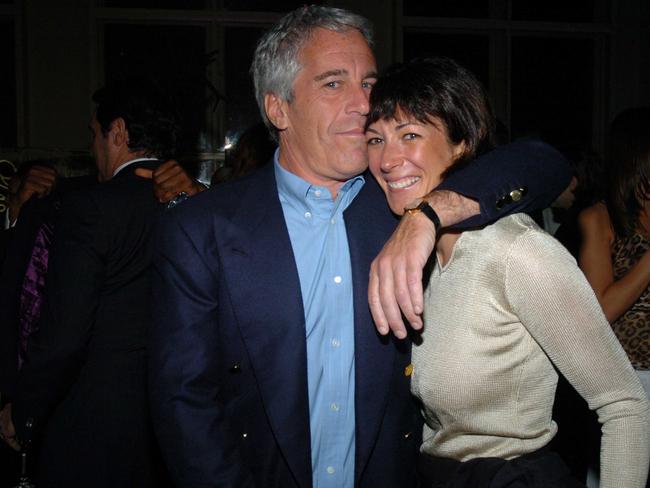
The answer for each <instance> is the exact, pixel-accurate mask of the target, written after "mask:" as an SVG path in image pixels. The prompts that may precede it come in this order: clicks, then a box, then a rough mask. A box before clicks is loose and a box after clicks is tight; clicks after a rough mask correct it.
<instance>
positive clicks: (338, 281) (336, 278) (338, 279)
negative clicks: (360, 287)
mask: <svg viewBox="0 0 650 488" xmlns="http://www.w3.org/2000/svg"><path fill="white" fill-rule="evenodd" d="M341 281H343V278H341V277H340V276H335V277H334V283H336V284H337V285H338V284H339V283H341Z"/></svg>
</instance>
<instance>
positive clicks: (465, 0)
mask: <svg viewBox="0 0 650 488" xmlns="http://www.w3.org/2000/svg"><path fill="white" fill-rule="evenodd" d="M404 15H412V16H422V17H464V18H469V19H474V18H478V19H481V18H488V17H489V16H490V1H489V0H436V1H433V2H423V1H422V0H404Z"/></svg>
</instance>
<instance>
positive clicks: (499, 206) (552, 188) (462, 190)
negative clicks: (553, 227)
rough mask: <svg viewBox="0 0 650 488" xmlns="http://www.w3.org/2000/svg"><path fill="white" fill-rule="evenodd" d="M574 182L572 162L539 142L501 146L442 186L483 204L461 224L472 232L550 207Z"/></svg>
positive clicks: (449, 178) (460, 224) (441, 188)
mask: <svg viewBox="0 0 650 488" xmlns="http://www.w3.org/2000/svg"><path fill="white" fill-rule="evenodd" d="M570 181H571V168H570V166H569V162H568V161H567V160H566V159H565V158H564V156H562V155H561V154H560V153H559V152H558V151H557V150H556V149H554V148H553V147H551V146H549V145H548V144H546V143H544V142H542V141H539V140H535V139H521V140H518V141H515V142H513V143H511V144H506V145H504V146H500V147H498V148H496V149H494V150H493V151H491V152H489V153H487V154H485V155H483V156H481V157H480V158H478V159H476V160H475V161H474V162H472V163H471V164H469V165H467V166H466V167H464V168H462V169H460V170H459V171H456V172H454V173H452V174H451V175H449V176H448V177H447V178H446V179H445V180H444V181H443V183H441V184H440V186H438V189H440V190H451V191H454V192H456V193H459V194H461V195H464V196H466V197H470V198H473V199H474V200H477V201H478V202H479V203H480V206H481V213H480V215H476V216H474V217H471V218H469V219H467V220H465V221H463V222H461V223H459V224H457V225H456V226H455V227H456V228H469V227H476V226H481V225H484V224H487V223H489V222H492V221H495V220H498V219H500V218H501V217H505V216H506V215H509V214H513V213H517V212H532V211H534V210H541V209H544V208H546V207H548V206H549V205H550V204H551V203H553V201H554V200H555V199H556V198H557V197H558V196H559V195H560V193H562V192H563V191H564V190H565V189H566V187H567V186H568V185H569V182H570Z"/></svg>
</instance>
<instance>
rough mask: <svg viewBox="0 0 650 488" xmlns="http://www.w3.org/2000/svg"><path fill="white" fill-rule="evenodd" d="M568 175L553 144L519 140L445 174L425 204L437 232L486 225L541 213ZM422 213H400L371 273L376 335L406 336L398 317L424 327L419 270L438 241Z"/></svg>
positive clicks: (565, 162) (567, 168)
mask: <svg viewBox="0 0 650 488" xmlns="http://www.w3.org/2000/svg"><path fill="white" fill-rule="evenodd" d="M570 180H571V171H570V168H569V164H568V162H567V161H566V159H565V158H564V157H563V156H562V155H561V154H560V153H559V152H558V151H556V150H555V149H553V148H552V147H551V146H549V145H547V144H545V143H543V142H541V141H536V140H521V141H517V142H514V143H512V144H508V145H506V146H501V147H499V148H497V149H495V150H494V151H492V152H490V153H488V154H486V155H484V156H482V157H481V158H479V159H477V160H476V161H474V162H473V163H472V164H470V165H468V166H467V167H465V168H463V169H462V170H459V171H457V172H455V173H453V174H452V175H450V176H449V177H448V178H447V179H446V180H445V181H444V182H443V183H442V184H441V185H440V186H439V187H438V188H436V190H434V191H433V192H431V193H430V194H429V195H427V196H426V197H425V198H424V199H425V200H426V201H427V202H428V203H429V205H431V207H432V208H433V209H434V210H435V212H436V213H437V214H438V217H439V218H440V223H441V227H442V228H447V227H453V228H470V227H475V226H480V225H485V224H487V223H489V222H492V221H494V220H497V219H499V218H501V217H504V216H506V215H509V214H512V213H516V212H529V211H533V210H538V209H543V208H545V207H547V206H549V205H550V204H551V202H553V200H555V198H556V197H557V196H558V195H559V194H560V193H561V192H562V191H563V190H564V189H565V188H566V187H567V185H568V184H569V182H570ZM436 238H437V236H436V231H435V227H434V225H433V222H431V220H429V219H428V218H427V216H426V215H423V214H422V213H418V214H415V215H409V214H405V215H404V217H403V218H402V219H401V221H400V224H399V225H398V227H397V229H396V230H395V232H394V233H393V235H392V236H391V238H390V239H389V240H388V242H387V243H386V245H385V246H384V248H383V249H382V251H381V252H380V253H379V255H378V256H377V257H376V258H375V260H374V261H373V263H372V265H371V268H370V277H369V284H368V302H369V304H370V309H371V311H372V315H373V318H374V320H375V325H376V327H377V330H378V331H379V332H380V333H381V334H387V333H388V332H389V331H390V330H392V331H393V333H394V334H395V335H396V336H397V337H398V338H404V337H406V334H407V332H406V327H405V325H404V320H403V318H402V314H403V315H404V318H406V320H407V322H408V323H409V324H410V326H411V327H412V328H414V329H416V330H418V329H420V328H422V310H423V290H422V270H423V268H424V266H425V265H426V262H427V260H428V259H429V256H430V255H431V253H432V252H433V249H434V247H435V242H436Z"/></svg>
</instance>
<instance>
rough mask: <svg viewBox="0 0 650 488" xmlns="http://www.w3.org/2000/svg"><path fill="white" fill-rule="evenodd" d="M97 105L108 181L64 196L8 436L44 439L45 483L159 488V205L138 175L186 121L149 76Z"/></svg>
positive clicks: (97, 137) (98, 143)
mask: <svg viewBox="0 0 650 488" xmlns="http://www.w3.org/2000/svg"><path fill="white" fill-rule="evenodd" d="M93 100H94V101H95V102H96V104H97V108H96V112H95V115H94V116H93V118H92V120H91V123H90V126H89V127H90V130H91V133H92V137H93V141H92V152H93V155H94V157H95V162H96V165H97V170H98V176H99V181H100V184H99V185H95V186H92V187H89V188H86V189H82V190H80V191H76V192H72V193H70V194H69V195H67V196H66V197H65V198H64V199H63V203H62V207H61V210H60V212H59V215H58V218H57V220H56V222H55V228H56V232H55V235H54V239H53V243H52V247H51V251H50V257H49V270H48V275H47V282H46V290H45V301H44V304H43V308H42V312H41V320H40V322H39V330H38V332H36V334H35V335H34V336H33V337H32V339H31V340H30V343H29V347H28V355H27V360H26V362H25V364H24V366H23V368H22V371H21V374H20V377H19V380H18V383H17V386H16V388H15V392H14V398H13V403H12V404H11V405H10V406H9V407H7V408H5V410H3V412H2V419H1V420H2V426H1V427H2V435H3V436H4V437H5V439H6V440H7V441H8V442H9V443H11V444H13V445H14V446H16V447H17V443H18V442H19V441H21V440H26V439H27V438H29V437H30V436H31V435H32V431H33V433H35V434H42V444H41V449H40V452H39V456H38V469H37V481H38V486H43V487H49V486H66V487H72V486H84V487H85V486H93V487H102V486H106V487H117V486H124V487H131V486H155V483H156V481H155V473H154V472H153V471H154V466H153V462H152V456H153V454H154V452H155V449H154V440H153V436H152V432H151V428H150V420H149V413H148V406H147V400H146V373H145V368H146V339H145V338H146V334H147V329H148V327H149V324H150V314H151V308H150V300H149V296H150V263H151V242H152V236H151V230H152V228H153V226H154V224H155V221H156V218H157V214H158V213H159V210H160V208H161V206H160V204H159V202H158V201H157V200H156V199H155V198H154V196H153V188H152V182H151V180H149V179H146V178H141V177H139V176H137V175H136V174H135V171H136V170H137V169H138V168H144V169H147V170H154V169H155V168H156V167H158V166H159V164H160V160H161V159H167V158H170V157H172V156H173V153H174V151H175V144H176V135H177V125H176V120H175V117H174V115H173V113H172V111H171V109H170V105H169V104H168V103H167V101H166V100H165V98H164V97H163V96H162V95H161V94H160V93H159V92H158V91H157V90H156V89H155V87H154V86H152V85H151V84H150V83H146V82H144V81H143V80H127V81H122V82H115V83H112V84H109V85H107V86H106V87H104V88H102V89H100V90H98V91H97V92H96V93H95V95H94V96H93ZM14 426H15V438H14V429H13V427H14Z"/></svg>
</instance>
